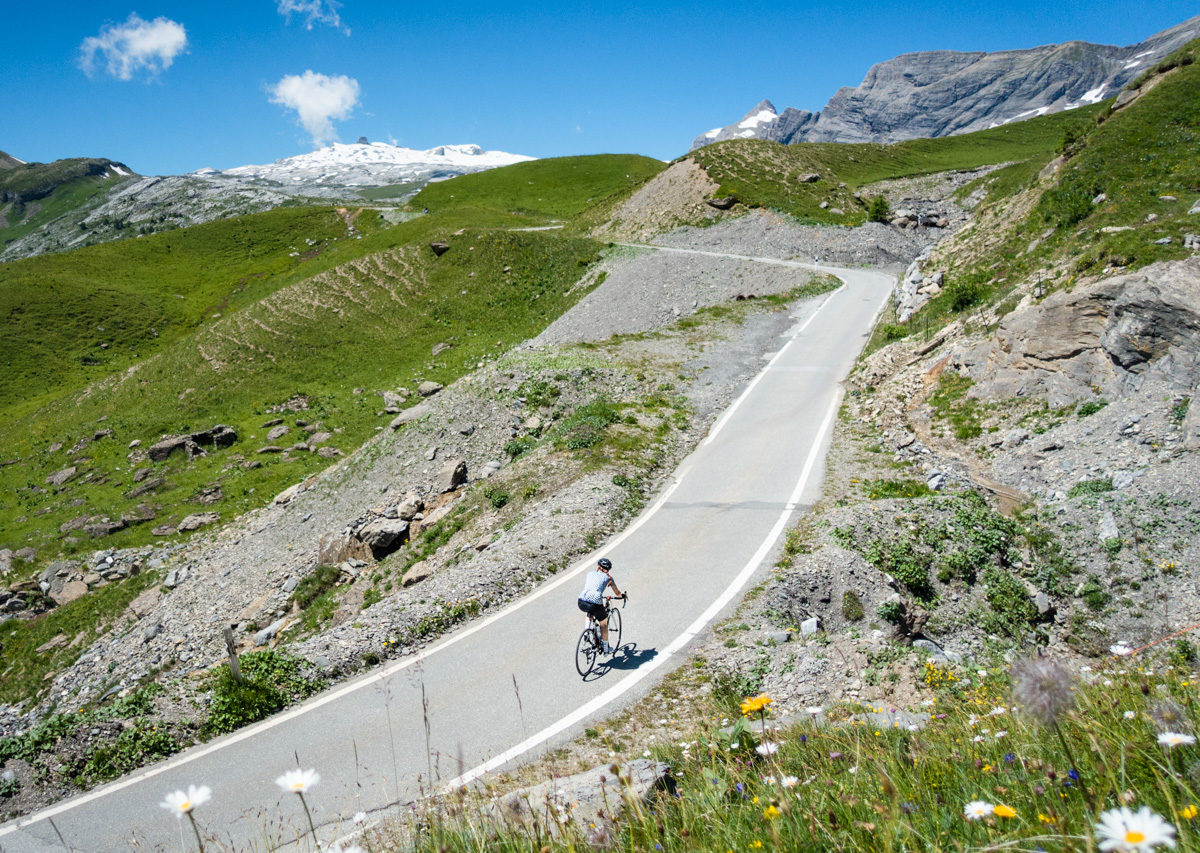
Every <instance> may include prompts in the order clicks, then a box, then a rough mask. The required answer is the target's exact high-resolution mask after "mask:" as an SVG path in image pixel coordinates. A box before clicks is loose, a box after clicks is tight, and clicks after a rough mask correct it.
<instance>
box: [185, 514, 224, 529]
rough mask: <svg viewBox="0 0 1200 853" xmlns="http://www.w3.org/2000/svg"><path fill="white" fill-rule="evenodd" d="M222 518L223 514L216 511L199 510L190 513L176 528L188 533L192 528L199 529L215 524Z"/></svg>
mask: <svg viewBox="0 0 1200 853" xmlns="http://www.w3.org/2000/svg"><path fill="white" fill-rule="evenodd" d="M220 520H221V514H220V513H216V512H199V513H195V514H193V515H189V516H187V517H185V518H184V519H183V521H181V522H179V526H178V527H176V528H175V529H176V530H178V531H179V532H180V533H187V532H188V531H191V530H199V529H200V528H201V527H205V526H207V525H209V524H213V523H215V522H217V521H220Z"/></svg>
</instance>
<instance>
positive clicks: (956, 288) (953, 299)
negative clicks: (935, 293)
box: [943, 278, 984, 312]
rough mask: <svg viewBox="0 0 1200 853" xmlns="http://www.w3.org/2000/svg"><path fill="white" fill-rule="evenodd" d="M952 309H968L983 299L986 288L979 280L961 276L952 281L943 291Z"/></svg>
mask: <svg viewBox="0 0 1200 853" xmlns="http://www.w3.org/2000/svg"><path fill="white" fill-rule="evenodd" d="M943 293H944V295H945V297H946V304H947V305H948V306H949V307H950V310H951V311H954V312H959V311H966V310H967V309H968V308H971V307H974V306H975V305H978V304H979V303H980V302H982V301H983V297H984V288H983V286H982V285H980V284H979V283H977V282H973V281H964V280H963V279H961V278H958V279H954V280H952V281H950V282H949V283H948V284H947V285H946V288H945V290H944V291H943Z"/></svg>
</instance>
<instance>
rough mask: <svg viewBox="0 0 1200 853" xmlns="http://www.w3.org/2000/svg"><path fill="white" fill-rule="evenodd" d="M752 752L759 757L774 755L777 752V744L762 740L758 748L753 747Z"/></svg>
mask: <svg viewBox="0 0 1200 853" xmlns="http://www.w3.org/2000/svg"><path fill="white" fill-rule="evenodd" d="M754 751H755V752H757V753H758V754H759V755H774V754H775V753H777V752H779V744H777V743H773V742H772V741H769V740H764V741H763V742H762V743H760V744H759V745H758V746H756V747H754Z"/></svg>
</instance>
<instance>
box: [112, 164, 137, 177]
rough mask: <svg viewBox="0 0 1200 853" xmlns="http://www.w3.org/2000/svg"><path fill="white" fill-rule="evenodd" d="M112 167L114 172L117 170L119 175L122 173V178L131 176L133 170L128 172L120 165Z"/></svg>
mask: <svg viewBox="0 0 1200 853" xmlns="http://www.w3.org/2000/svg"><path fill="white" fill-rule="evenodd" d="M111 168H112V170H113V171H114V172H116V173H117V174H118V175H120V176H121V177H122V178H128V177H129V176H130V175H131V174H132V172H126V171H125V170H124V169H122V168H121V167H120V166H113V167H111Z"/></svg>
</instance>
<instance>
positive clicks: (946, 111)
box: [692, 16, 1200, 149]
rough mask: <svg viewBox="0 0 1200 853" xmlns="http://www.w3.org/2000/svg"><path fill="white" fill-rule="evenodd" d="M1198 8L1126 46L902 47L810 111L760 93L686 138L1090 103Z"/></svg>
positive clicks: (979, 121) (951, 126)
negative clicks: (726, 120) (718, 124)
mask: <svg viewBox="0 0 1200 853" xmlns="http://www.w3.org/2000/svg"><path fill="white" fill-rule="evenodd" d="M1195 38H1200V16H1197V17H1195V18H1191V19H1189V20H1187V21H1184V22H1183V23H1181V24H1179V25H1177V26H1175V27H1172V28H1170V29H1168V30H1164V31H1163V32H1161V33H1157V34H1156V35H1153V36H1151V37H1150V38H1148V39H1146V40H1145V41H1143V42H1141V43H1139V44H1136V45H1133V46H1131V47H1112V46H1109V45H1098V44H1089V43H1087V42H1081V41H1073V42H1067V43H1066V44H1057V45H1045V46H1043V47H1035V48H1030V49H1028V50H1006V51H1000V52H998V53H982V52H976V53H959V52H957V51H950V50H936V51H925V52H921V53H906V54H904V55H902V56H898V57H896V58H895V59H889V60H888V61H887V62H881V63H879V64H878V65H874V66H872V67H871V69H870V70H869V71H868V72H867V76H866V78H865V79H864V80H863V82H862V83H861V84H859V85H858V86H856V87H844V88H842V89H839V90H838V92H837V93H836V94H835V95H834V96H833V97H832V98H831V99H830V100H829V103H828V104H826V105H825V109H823V110H821V112H819V113H810V112H807V111H804V110H795V109H791V108H788V109H786V110H784V111H783V113H780V114H777V115H775V117H774V118H772V117H771V116H770V114H771V113H775V108H774V107H773V106H772V105H771V103H770V102H769V101H763V102H761V103H760V104H759V105H758V106H757V107H755V108H754V109H753V110H751V111H750V112H749V113H747V114H746V116H745V117H744V118H743V119H742V120H741V121H740V122H738V123H737V124H731V125H729V126H727V127H723V128H715V129H713V130H710V131H708V133H705V134H702V135H701V136H698V137H696V139H695V140H694V141H693V142H692V148H693V149H695V148H699V147H700V146H702V145H707V144H709V143H712V142H719V141H721V140H725V139H741V138H750V137H754V138H758V139H770V140H774V141H776V142H783V143H785V144H790V143H794V142H899V141H901V140H905V139H919V138H927V137H934V136H951V135H953V134H956V133H969V132H971V131H975V130H983V129H985V128H988V127H996V126H997V125H1001V124H1006V123H1008V122H1011V121H1019V120H1020V119H1024V118H1030V117H1032V116H1035V115H1044V114H1046V113H1051V112H1059V111H1061V110H1066V109H1072V108H1074V107H1079V106H1084V105H1086V104H1094V103H1097V102H1099V101H1102V100H1104V99H1105V98H1110V97H1112V96H1114V95H1116V94H1117V92H1118V91H1120V89H1121V88H1122V87H1123V86H1124V85H1125V84H1126V83H1128V82H1129V81H1130V80H1132V79H1133V78H1135V77H1136V76H1137V75H1139V74H1141V73H1142V72H1143V71H1144V70H1145V69H1147V68H1149V67H1150V66H1151V65H1153V64H1154V63H1156V62H1158V61H1159V60H1160V59H1162V58H1163V57H1164V56H1166V55H1167V54H1169V53H1171V52H1172V51H1174V50H1176V49H1178V48H1179V47H1182V46H1183V45H1184V44H1186V43H1187V42H1189V41H1191V40H1192V39H1195Z"/></svg>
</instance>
